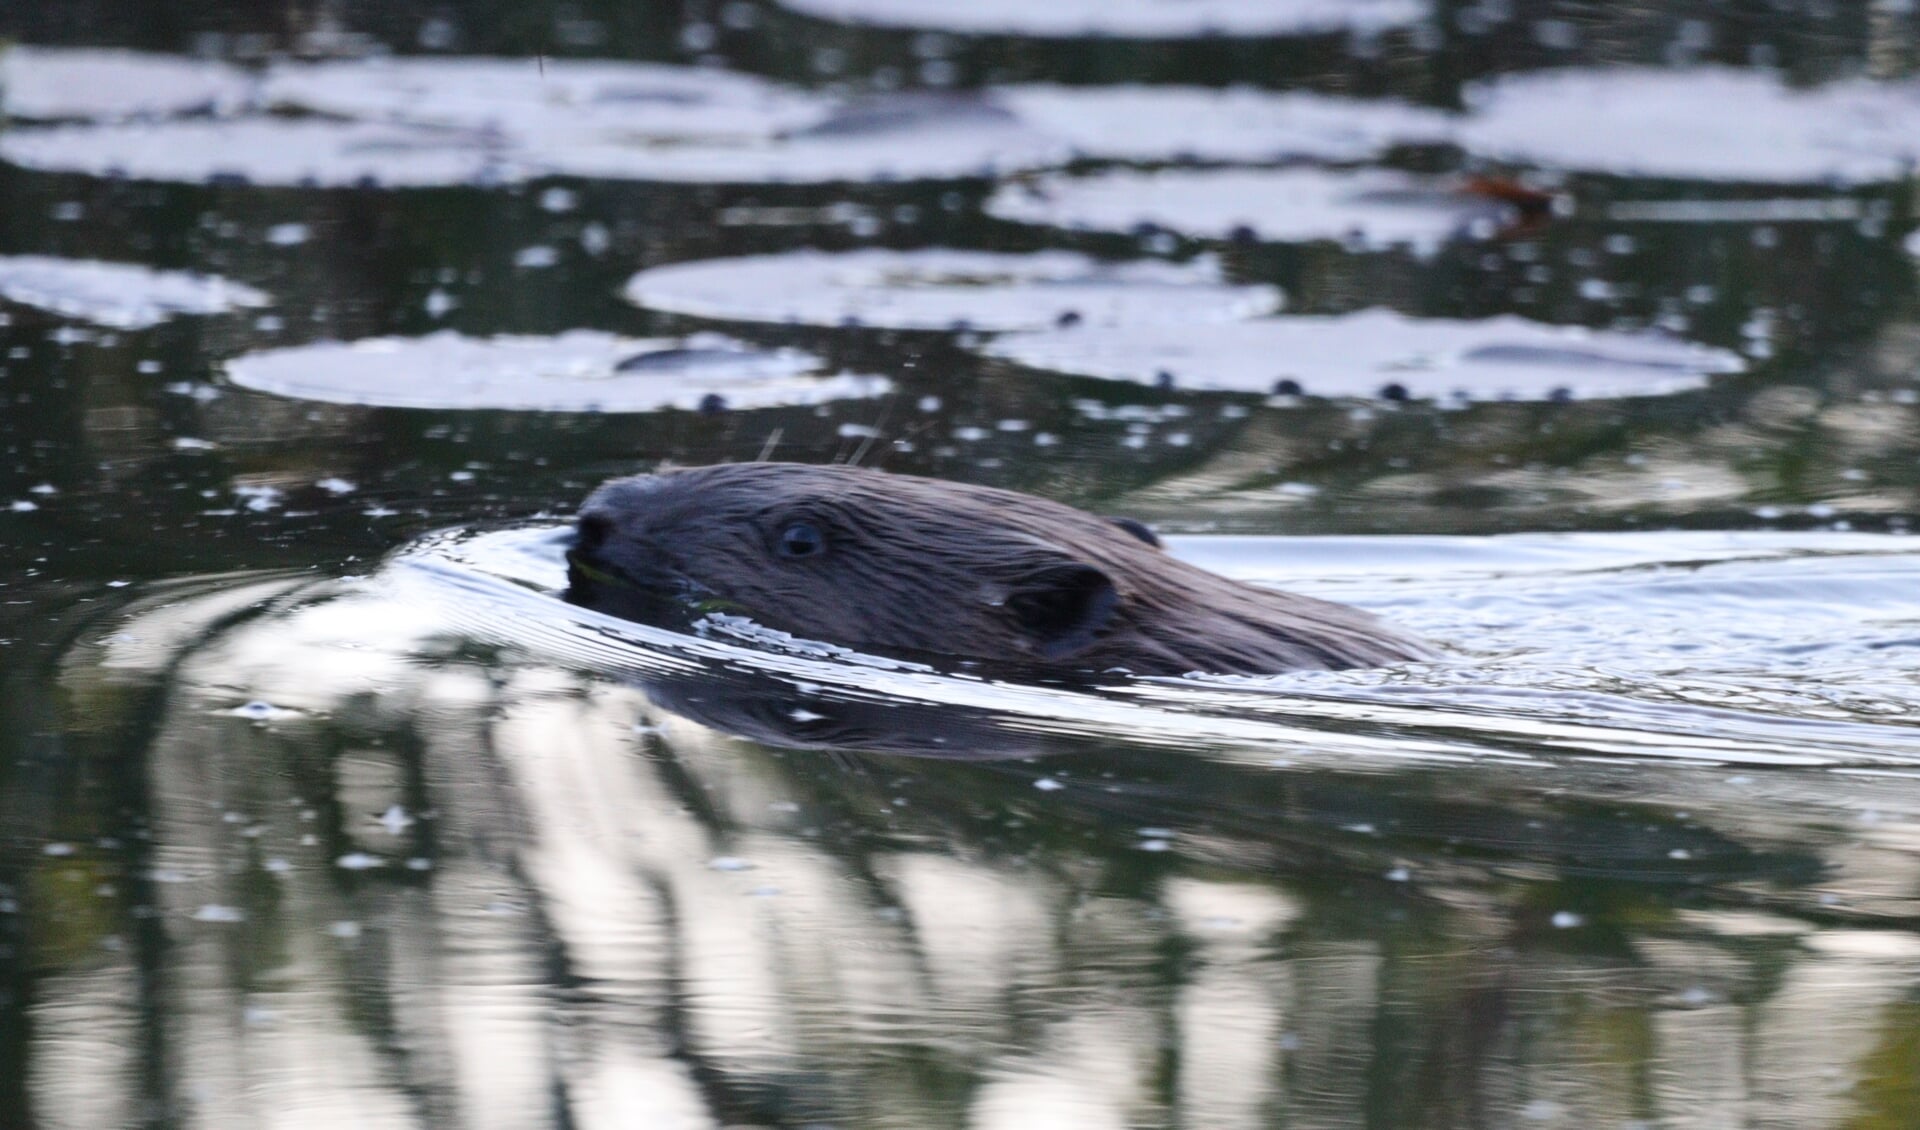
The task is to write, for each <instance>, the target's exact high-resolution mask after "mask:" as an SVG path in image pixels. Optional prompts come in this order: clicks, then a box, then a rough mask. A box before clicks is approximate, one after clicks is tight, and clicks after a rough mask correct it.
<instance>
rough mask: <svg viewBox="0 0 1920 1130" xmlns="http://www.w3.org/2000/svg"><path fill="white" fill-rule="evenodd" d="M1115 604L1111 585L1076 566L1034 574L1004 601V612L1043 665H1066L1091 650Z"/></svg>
mask: <svg viewBox="0 0 1920 1130" xmlns="http://www.w3.org/2000/svg"><path fill="white" fill-rule="evenodd" d="M1119 603H1120V594H1119V593H1118V592H1116V591H1114V587H1113V581H1112V579H1110V578H1109V577H1108V576H1107V575H1106V574H1105V573H1103V572H1101V571H1100V570H1098V569H1096V568H1094V567H1093V566H1091V565H1087V564H1084V563H1082V562H1078V561H1069V562H1064V563H1060V564H1052V565H1043V566H1041V567H1040V568H1038V569H1035V570H1034V571H1033V572H1031V573H1029V574H1027V575H1026V576H1025V577H1022V578H1021V579H1020V582H1019V583H1018V584H1017V585H1015V586H1014V589H1013V592H1012V593H1011V594H1010V595H1008V597H1007V608H1008V609H1009V610H1011V611H1012V612H1013V614H1014V616H1015V617H1016V618H1018V619H1019V621H1020V626H1021V627H1022V628H1024V629H1026V630H1027V632H1028V633H1029V634H1030V635H1031V636H1032V637H1033V640H1034V644H1035V650H1037V651H1038V652H1039V653H1040V654H1041V655H1044V656H1046V657H1047V658H1048V659H1065V658H1066V657H1068V656H1070V655H1072V654H1073V653H1074V652H1077V651H1081V650H1084V649H1085V648H1087V647H1089V646H1091V645H1092V644H1093V642H1094V641H1095V640H1097V639H1099V638H1100V635H1101V633H1102V632H1103V631H1104V630H1105V629H1106V627H1107V625H1108V624H1109V623H1110V622H1112V620H1113V612H1114V609H1115V608H1116V607H1117V606H1118V605H1119Z"/></svg>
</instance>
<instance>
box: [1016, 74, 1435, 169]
mask: <svg viewBox="0 0 1920 1130" xmlns="http://www.w3.org/2000/svg"><path fill="white" fill-rule="evenodd" d="M995 97H996V98H997V99H999V100H1000V101H1001V102H1002V103H1003V104H1004V105H1005V106H1006V107H1007V108H1008V109H1009V110H1010V111H1012V113H1013V114H1014V115H1015V116H1017V117H1018V118H1019V120H1020V121H1021V122H1023V123H1025V124H1026V125H1027V126H1028V127H1029V128H1030V129H1032V130H1034V131H1035V132H1037V133H1040V134H1043V135H1047V136H1052V137H1058V138H1060V139H1062V140H1063V141H1064V142H1065V143H1066V144H1067V145H1069V146H1070V147H1071V148H1072V149H1073V151H1074V152H1075V154H1077V155H1079V156H1081V157H1087V158H1093V159H1100V160H1119V161H1166V160H1175V159H1188V160H1203V161H1275V160H1280V159H1283V158H1297V157H1311V158H1314V159H1317V160H1322V161H1359V160H1364V159H1366V158H1369V157H1373V156H1377V155H1378V154H1380V153H1381V152H1382V151H1384V150H1386V149H1389V148H1391V147H1393V146H1395V145H1421V144H1436V143H1440V142H1445V141H1450V140H1451V139H1452V136H1453V130H1454V128H1455V126H1454V119H1453V118H1451V117H1449V116H1448V115H1446V114H1443V113H1440V112H1439V111H1437V110H1431V109H1427V108H1425V107H1421V106H1413V105H1409V104H1408V103H1405V102H1394V101H1388V100H1370V99H1363V98H1337V97H1333V96H1331V95H1326V94H1315V93H1312V92H1309V91H1284V92H1276V91H1267V90H1249V89H1246V88H1241V87H1230V88H1227V89H1224V90H1218V89H1213V88H1209V87H1197V86H1047V85H1033V86H1009V87H1004V88H1001V89H999V90H997V91H995Z"/></svg>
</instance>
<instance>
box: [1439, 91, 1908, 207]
mask: <svg viewBox="0 0 1920 1130" xmlns="http://www.w3.org/2000/svg"><path fill="white" fill-rule="evenodd" d="M1466 99H1467V104H1468V107H1469V109H1470V110H1471V111H1472V113H1470V114H1469V115H1468V117H1467V118H1466V120H1465V121H1464V122H1463V123H1462V124H1461V126H1460V128H1459V138H1460V142H1461V144H1463V145H1464V146H1465V147H1466V148H1467V150H1468V151H1469V152H1471V153H1473V154H1476V155H1478V156H1482V157H1491V158H1497V159H1501V160H1508V161H1518V162H1524V163H1527V164H1535V165H1544V166H1549V167H1554V168H1563V169H1572V170H1580V171H1587V172H1598V173H1611V174H1615V175H1619V176H1654V177H1672V178H1679V179H1698V180H1715V181H1749V182H1764V183H1773V184H1790V183H1802V182H1816V181H1842V182H1852V183H1862V182H1873V181H1888V180H1897V179H1899V178H1902V177H1904V176H1906V175H1908V173H1909V172H1910V171H1911V169H1912V166H1913V163H1914V161H1915V160H1916V159H1920V86H1916V85H1914V84H1897V85H1896V84H1884V83H1873V82H1868V81H1866V80H1848V81H1844V82H1836V83H1831V84H1829V85H1827V86H1822V87H1815V88H1813V89H1811V90H1795V89H1793V88H1791V87H1788V86H1787V85H1786V84H1785V83H1783V82H1781V81H1780V79H1779V78H1777V77H1775V76H1773V75H1771V74H1768V73H1764V72H1756V71H1741V70H1734V69H1732V68H1725V67H1698V68H1692V69H1687V70H1657V69H1651V68H1608V69H1606V70H1590V69H1584V68H1570V69H1566V70H1550V71H1541V72H1536V73H1532V74H1522V75H1513V76H1510V77H1507V78H1502V79H1498V80H1496V81H1493V82H1490V83H1486V84H1484V85H1480V86H1475V87H1470V88H1469V89H1468V90H1467V92H1466ZM1576 124H1577V126H1576Z"/></svg>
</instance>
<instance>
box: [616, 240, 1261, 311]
mask: <svg viewBox="0 0 1920 1130" xmlns="http://www.w3.org/2000/svg"><path fill="white" fill-rule="evenodd" d="M626 295H627V298H628V299H629V300H630V301H632V302H634V303H635V304H637V305H640V306H645V307H648V308H650V309H654V310H663V311H667V312H669V313H675V314H690V315H694V316H696V317H703V318H715V319H722V320H733V321H744V322H797V323H801V324H805V325H818V326H837V325H861V326H873V327H878V328H883V329H902V330H964V329H974V330H1018V329H1036V328H1040V327H1049V326H1055V325H1060V324H1063V323H1065V324H1084V325H1088V326H1098V327H1106V326H1130V325H1141V324H1168V325H1173V326H1180V327H1186V328H1187V330H1188V331H1189V332H1191V330H1192V327H1193V326H1194V325H1196V324H1201V323H1206V324H1211V323H1218V322H1228V321H1233V320H1235V319H1239V318H1248V317H1254V316H1257V315H1260V314H1265V313H1269V312H1271V311H1272V310H1274V309H1276V308H1278V306H1279V304H1280V292H1279V291H1278V290H1277V289H1275V288H1273V287H1270V286H1234V285H1230V284H1228V283H1226V282H1225V281H1224V280H1223V279H1222V277H1221V273H1220V268H1219V264H1218V263H1216V262H1215V261H1213V260H1211V259H1200V260H1196V261H1194V262H1192V263H1186V264H1175V263H1165V262H1157V261H1156V262H1131V263H1104V262H1101V261H1099V260H1096V259H1093V258H1091V257H1088V256H1085V255H1079V254H1074V253H1071V252H1064V251H1046V252H1038V253H1034V254H1024V255H1023V254H1005V253H1000V252H990V251H955V250H948V249H944V248H930V249H925V250H920V251H885V250H866V251H851V252H845V253H839V254H834V253H829V252H822V251H792V252H787V253H784V254H779V255H755V256H745V257H741V258H735V259H706V260H698V261H695V262H690V263H675V264H672V265H669V266H665V267H654V268H651V269H649V270H645V271H642V272H640V273H639V274H637V275H635V276H634V277H633V278H632V279H630V280H629V281H628V283H627V288H626Z"/></svg>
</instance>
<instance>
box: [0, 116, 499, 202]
mask: <svg viewBox="0 0 1920 1130" xmlns="http://www.w3.org/2000/svg"><path fill="white" fill-rule="evenodd" d="M0 159H4V160H6V161H9V162H11V163H13V164H16V165H21V166H24V167H26V168H30V169H42V170H47V171H50V172H64V173H87V174H91V175H93V176H119V177H129V178H132V179H135V180H155V181H181V182H186V183H207V182H212V181H220V180H232V181H238V182H244V183H248V184H258V185H276V186H300V185H306V186H327V185H368V184H376V185H384V186H391V187H414V186H437V185H460V184H497V183H501V182H505V181H514V180H523V179H525V178H527V177H528V176H530V175H533V172H534V170H533V169H531V168H530V167H529V165H528V163H527V161H526V159H525V157H524V156H523V155H521V154H519V153H517V152H515V151H514V150H513V149H512V148H511V147H510V146H509V145H506V144H504V143H502V141H501V140H500V139H498V138H496V137H492V136H489V135H488V134H486V133H484V132H480V131H468V130H448V129H429V128H424V127H418V126H404V125H382V124H372V123H363V122H333V121H322V120H303V121H293V120H287V119H281V118H246V119H239V120H232V121H179V122H154V123H142V124H137V125H117V126H62V127H58V128H54V129H33V130H19V129H16V130H8V131H6V132H4V133H0Z"/></svg>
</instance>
